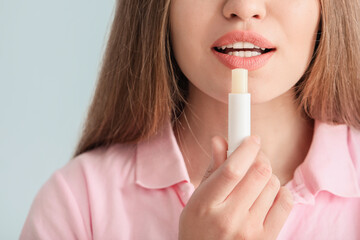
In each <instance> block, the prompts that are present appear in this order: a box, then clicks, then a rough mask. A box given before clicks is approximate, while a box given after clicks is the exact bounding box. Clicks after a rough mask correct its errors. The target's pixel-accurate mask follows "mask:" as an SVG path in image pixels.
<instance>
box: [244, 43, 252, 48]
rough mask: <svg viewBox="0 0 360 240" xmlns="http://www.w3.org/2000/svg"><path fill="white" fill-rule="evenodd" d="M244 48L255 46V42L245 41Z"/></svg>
mask: <svg viewBox="0 0 360 240" xmlns="http://www.w3.org/2000/svg"><path fill="white" fill-rule="evenodd" d="M244 48H254V44H252V43H248V42H244Z"/></svg>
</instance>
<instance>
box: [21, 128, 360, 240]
mask: <svg viewBox="0 0 360 240" xmlns="http://www.w3.org/2000/svg"><path fill="white" fill-rule="evenodd" d="M359 164H360V133H359V132H358V131H355V130H351V129H349V128H348V127H346V126H344V125H339V126H330V125H327V124H324V123H319V122H316V124H315V133H314V137H313V142H312V145H311V147H310V150H309V153H308V155H307V157H306V159H305V161H304V162H303V163H302V164H301V165H300V166H299V167H298V168H297V169H296V171H295V173H294V178H293V179H292V180H291V181H290V182H288V183H287V185H286V186H287V187H288V188H289V189H290V190H291V192H292V193H293V195H294V198H295V205H294V208H293V210H292V212H291V214H290V216H289V218H288V219H287V222H286V223H285V225H284V227H283V229H282V230H281V232H280V235H279V237H278V239H306V240H309V239H321V240H322V239H326V240H330V239H347V240H349V239H360V189H359V182H360V165H359ZM193 191H194V187H193V185H192V184H191V183H190V181H189V176H188V173H187V170H186V166H185V163H184V160H183V158H182V155H181V152H180V150H179V147H178V145H177V142H176V139H175V137H174V134H173V132H172V128H171V126H170V124H168V125H167V126H165V127H164V130H163V131H162V132H159V134H158V135H156V136H154V137H153V138H151V139H150V141H149V142H142V143H139V144H137V145H136V144H135V145H126V144H117V145H113V146H111V147H110V148H108V149H105V148H99V149H96V150H93V151H90V152H87V153H84V154H82V155H80V156H78V157H76V158H75V159H73V160H71V161H70V162H69V163H68V164H66V166H64V167H63V168H61V169H59V170H57V171H56V172H55V173H54V174H53V175H52V176H51V178H50V179H49V180H48V181H47V182H46V183H45V184H44V186H43V187H42V188H41V190H40V191H39V193H38V194H37V196H36V198H35V200H34V202H33V204H32V206H31V209H30V212H29V215H28V217H27V219H26V222H25V225H24V227H23V230H22V233H21V236H20V239H37V240H39V239H67V240H71V239H102V240H108V239H109V240H111V239H141V240H143V239H156V240H162V239H163V240H170V239H177V235H178V219H179V216H180V213H181V211H182V209H183V207H184V205H185V204H186V203H187V201H188V200H189V198H190V197H191V195H192V193H193Z"/></svg>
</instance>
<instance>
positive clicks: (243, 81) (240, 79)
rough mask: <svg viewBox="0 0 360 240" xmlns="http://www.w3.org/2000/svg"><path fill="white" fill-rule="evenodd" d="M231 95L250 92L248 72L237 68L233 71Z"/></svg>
mask: <svg viewBox="0 0 360 240" xmlns="http://www.w3.org/2000/svg"><path fill="white" fill-rule="evenodd" d="M231 73H232V86H231V93H247V92H248V70H247V69H243V68H237V69H233V70H232V72H231Z"/></svg>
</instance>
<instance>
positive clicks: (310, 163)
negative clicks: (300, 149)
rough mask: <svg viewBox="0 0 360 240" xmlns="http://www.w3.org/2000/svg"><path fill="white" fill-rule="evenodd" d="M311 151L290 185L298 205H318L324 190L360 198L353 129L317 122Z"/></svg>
mask: <svg viewBox="0 0 360 240" xmlns="http://www.w3.org/2000/svg"><path fill="white" fill-rule="evenodd" d="M314 127H315V128H314V135H313V139H312V143H311V146H310V149H309V152H308V154H307V156H306V158H305V160H304V162H303V163H302V164H300V165H299V167H298V168H297V169H296V170H295V172H294V177H293V179H292V180H291V181H289V182H288V183H287V184H286V186H287V187H288V188H289V189H290V191H291V192H292V193H293V195H294V200H295V202H298V203H305V204H306V203H307V204H314V203H315V197H316V195H317V194H318V193H319V192H320V191H327V192H330V193H332V194H334V195H337V196H340V197H345V198H351V197H360V189H359V180H358V176H357V173H356V168H355V164H356V161H359V159H355V156H354V154H352V152H351V149H350V146H352V145H353V143H352V141H353V139H352V138H351V132H350V131H351V129H350V128H349V127H348V126H346V125H329V124H326V123H322V122H318V121H315V126H314Z"/></svg>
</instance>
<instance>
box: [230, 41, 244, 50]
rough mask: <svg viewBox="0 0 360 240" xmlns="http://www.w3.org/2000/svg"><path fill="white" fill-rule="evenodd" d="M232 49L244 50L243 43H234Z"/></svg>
mask: <svg viewBox="0 0 360 240" xmlns="http://www.w3.org/2000/svg"><path fill="white" fill-rule="evenodd" d="M233 47H234V48H235V49H242V48H244V43H243V42H237V43H234V44H233Z"/></svg>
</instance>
